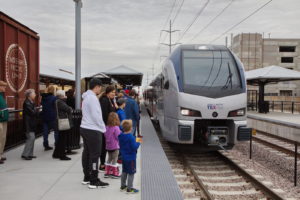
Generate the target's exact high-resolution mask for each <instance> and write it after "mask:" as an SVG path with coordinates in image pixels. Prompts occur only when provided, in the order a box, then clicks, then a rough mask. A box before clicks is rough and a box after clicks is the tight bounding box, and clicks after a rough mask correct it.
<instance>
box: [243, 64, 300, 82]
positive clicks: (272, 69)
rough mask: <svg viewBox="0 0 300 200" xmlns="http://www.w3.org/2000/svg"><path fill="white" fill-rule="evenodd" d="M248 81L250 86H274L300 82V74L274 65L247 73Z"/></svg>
mask: <svg viewBox="0 0 300 200" xmlns="http://www.w3.org/2000/svg"><path fill="white" fill-rule="evenodd" d="M246 79H247V83H248V84H249V85H259V84H260V83H264V84H272V83H278V82H283V81H294V80H300V72H298V71H295V70H291V69H287V68H284V67H280V66H275V65H272V66H269V67H263V68H259V69H255V70H251V71H247V72H246Z"/></svg>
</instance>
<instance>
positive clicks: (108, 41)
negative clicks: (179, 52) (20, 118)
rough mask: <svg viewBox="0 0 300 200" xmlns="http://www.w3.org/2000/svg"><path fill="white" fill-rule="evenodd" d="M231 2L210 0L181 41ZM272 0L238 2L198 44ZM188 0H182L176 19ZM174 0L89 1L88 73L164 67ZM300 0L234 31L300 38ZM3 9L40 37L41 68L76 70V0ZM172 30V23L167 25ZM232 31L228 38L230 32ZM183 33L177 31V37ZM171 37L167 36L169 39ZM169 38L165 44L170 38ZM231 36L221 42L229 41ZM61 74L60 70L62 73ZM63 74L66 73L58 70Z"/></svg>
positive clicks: (2, 0)
mask: <svg viewBox="0 0 300 200" xmlns="http://www.w3.org/2000/svg"><path fill="white" fill-rule="evenodd" d="M230 1H231V0H210V1H209V3H208V5H207V7H206V8H205V9H204V10H203V13H202V14H201V15H200V17H199V18H198V20H197V21H196V22H195V23H194V24H193V26H191V28H190V29H189V31H188V32H187V33H186V34H185V35H184V37H183V39H182V40H181V41H180V42H182V43H186V42H190V40H191V38H193V37H194V35H195V34H196V33H197V32H199V31H200V30H201V29H202V28H203V27H204V26H205V25H206V24H207V23H208V22H209V21H210V20H211V19H212V18H214V17H215V16H216V15H217V14H218V13H219V12H220V11H221V10H222V9H223V8H224V7H225V6H226V5H228V3H229V2H230ZM268 1H269V0H235V1H233V3H232V4H231V5H230V7H228V9H227V10H226V11H225V12H224V13H223V14H222V15H221V16H220V17H219V18H218V19H217V20H216V21H215V22H214V23H212V24H211V25H210V26H209V27H208V28H207V29H206V30H205V31H204V32H202V33H201V34H200V35H199V36H198V37H197V38H196V39H195V40H193V41H192V43H209V42H210V41H212V40H213V39H214V38H216V37H218V36H219V35H220V34H222V33H223V32H224V31H226V30H227V29H228V28H230V27H231V26H233V25H234V24H236V23H237V22H239V21H240V20H242V19H243V18H245V17H246V16H247V15H249V14H250V13H251V12H253V11H254V10H256V9H257V8H259V7H260V6H261V5H263V4H265V3H266V2H268ZM181 2H182V0H176V4H175V5H176V6H175V7H174V10H173V13H172V15H171V18H172V19H173V18H174V16H175V14H176V12H177V10H178V8H179V6H180V4H181ZM206 2H207V0H185V2H184V4H183V6H182V9H181V12H180V13H179V15H178V16H177V18H176V21H175V23H174V29H179V30H185V28H186V27H187V25H188V24H189V23H190V22H191V21H192V19H193V18H194V17H195V15H196V14H197V13H198V12H199V10H200V9H201V8H202V7H203V6H204V4H205V3H206ZM173 3H174V0H83V8H82V72H83V74H92V73H96V72H101V71H105V70H108V69H110V68H112V67H115V66H118V65H122V64H124V65H127V66H129V67H132V68H134V69H136V70H138V71H141V72H143V73H145V75H146V73H147V72H149V73H150V72H151V67H152V64H155V71H156V72H157V71H158V70H159V68H160V64H159V63H160V56H164V55H168V48H167V47H165V46H161V47H160V49H159V51H158V53H157V54H155V52H156V50H157V49H158V48H157V46H158V39H159V34H160V30H161V29H162V28H163V26H164V24H165V22H166V20H167V17H168V16H169V13H170V10H171V7H172V5H173ZM299 9H300V1H299V0H273V1H272V2H271V3H270V4H268V5H267V6H266V7H265V8H263V9H262V10H261V11H259V12H258V13H256V14H255V15H253V16H252V17H251V18H249V19H248V20H246V21H245V22H243V23H242V24H241V25H239V26H238V27H236V28H235V29H234V30H232V31H230V33H234V34H237V33H240V32H247V33H248V32H260V33H262V32H264V33H265V35H266V36H267V35H268V33H271V37H276V38H300V20H299V19H300V12H299ZM0 10H1V11H2V12H4V13H6V14H8V15H9V16H11V17H13V18H15V19H16V20H18V21H20V22H21V23H23V24H25V25H26V26H28V27H30V28H31V29H33V30H35V31H36V32H38V33H39V35H40V38H41V39H40V46H41V49H40V55H41V58H40V62H41V71H42V72H43V71H46V69H55V70H57V69H58V68H64V69H67V70H71V71H75V70H74V63H75V59H74V51H75V50H74V46H75V45H74V44H75V43H74V41H75V33H74V29H75V22H74V16H75V13H74V3H73V1H72V0H9V1H7V0H0ZM165 28H168V27H165ZM230 33H228V34H227V36H229V35H230ZM180 34H182V32H178V33H174V36H173V38H174V41H173V42H176V41H177V39H178V38H179V37H180ZM165 38H166V37H165V35H162V36H161V39H160V42H163V39H165ZM167 41H168V38H166V40H165V41H164V42H167ZM224 41H225V38H224V37H221V38H220V39H219V40H217V41H215V42H214V43H216V44H224V43H225V42H224ZM57 72H58V71H57ZM58 73H63V72H58Z"/></svg>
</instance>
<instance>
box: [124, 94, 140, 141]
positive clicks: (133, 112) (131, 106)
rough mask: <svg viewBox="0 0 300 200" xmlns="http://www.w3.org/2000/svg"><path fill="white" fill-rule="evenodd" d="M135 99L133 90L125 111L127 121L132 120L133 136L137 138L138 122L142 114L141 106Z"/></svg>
mask: <svg viewBox="0 0 300 200" xmlns="http://www.w3.org/2000/svg"><path fill="white" fill-rule="evenodd" d="M134 98H135V91H134V90H131V91H130V92H129V96H128V97H127V101H126V106H125V109H124V110H125V113H126V117H127V119H131V120H132V134H133V135H134V136H135V134H136V126H137V122H138V121H139V120H140V113H139V106H138V104H137V102H136V101H135V99H134Z"/></svg>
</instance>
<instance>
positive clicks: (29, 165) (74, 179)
mask: <svg viewBox="0 0 300 200" xmlns="http://www.w3.org/2000/svg"><path fill="white" fill-rule="evenodd" d="M52 137H53V135H50V137H49V138H52ZM35 147H36V148H35V151H34V152H35V155H36V156H37V157H38V158H37V159H34V160H32V161H24V160H21V158H20V156H21V152H22V150H23V146H20V147H18V148H16V149H13V150H11V151H9V152H7V153H6V157H7V159H8V160H7V161H6V163H5V164H4V165H0V199H1V200H56V199H57V200H89V199H91V200H97V199H99V200H100V199H105V200H119V199H122V200H127V199H128V200H129V199H130V200H138V199H141V194H126V193H122V192H120V190H119V188H120V180H119V179H117V180H116V179H104V178H103V173H100V178H101V179H102V180H104V181H107V182H108V183H109V184H110V187H108V188H99V189H94V190H90V189H88V188H87V186H83V185H81V181H82V179H83V173H82V167H81V150H78V154H76V155H72V156H71V157H72V160H71V161H60V160H53V159H52V157H51V156H52V151H48V152H45V151H44V150H43V148H42V138H39V139H37V140H36V144H35ZM139 151H140V150H139ZM137 171H138V172H137V174H136V176H135V180H134V187H136V188H139V189H140V188H141V162H140V153H138V160H137Z"/></svg>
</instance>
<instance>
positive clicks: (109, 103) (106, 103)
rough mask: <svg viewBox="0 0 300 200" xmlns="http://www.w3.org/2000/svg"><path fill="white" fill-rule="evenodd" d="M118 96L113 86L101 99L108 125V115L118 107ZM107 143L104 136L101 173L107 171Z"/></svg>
mask: <svg viewBox="0 0 300 200" xmlns="http://www.w3.org/2000/svg"><path fill="white" fill-rule="evenodd" d="M115 96H116V88H115V87H114V86H113V85H109V86H107V87H106V89H105V93H104V94H103V95H102V96H101V97H100V105H101V109H102V118H103V121H104V123H105V125H107V120H108V115H109V113H111V112H116V109H117V106H116V103H115V102H114V99H115ZM105 146H106V143H105V137H104V135H103V137H102V151H101V157H100V160H101V164H100V167H99V169H100V170H101V171H104V170H105V159H106V153H107V152H106V148H105Z"/></svg>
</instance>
